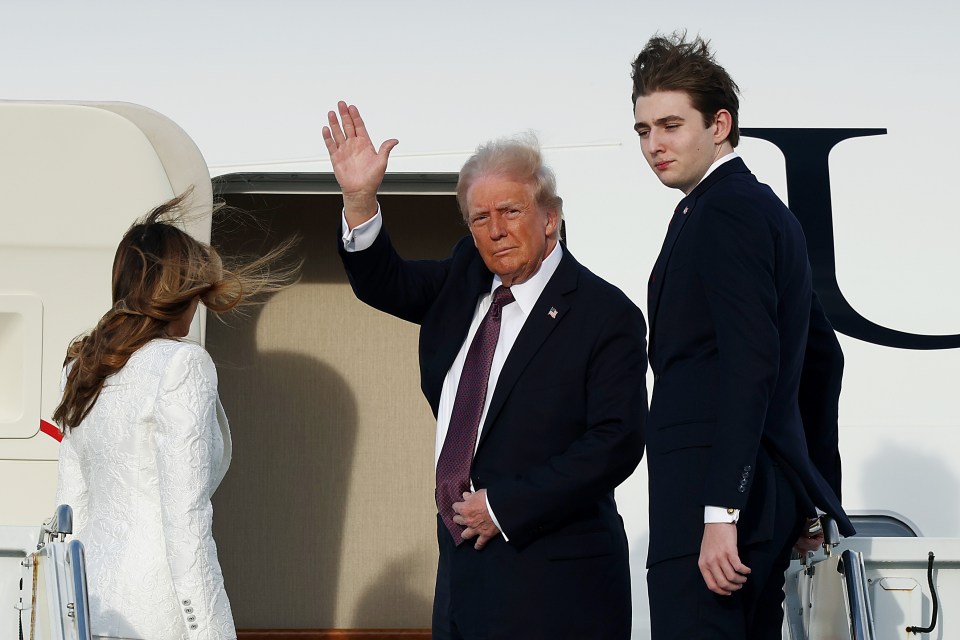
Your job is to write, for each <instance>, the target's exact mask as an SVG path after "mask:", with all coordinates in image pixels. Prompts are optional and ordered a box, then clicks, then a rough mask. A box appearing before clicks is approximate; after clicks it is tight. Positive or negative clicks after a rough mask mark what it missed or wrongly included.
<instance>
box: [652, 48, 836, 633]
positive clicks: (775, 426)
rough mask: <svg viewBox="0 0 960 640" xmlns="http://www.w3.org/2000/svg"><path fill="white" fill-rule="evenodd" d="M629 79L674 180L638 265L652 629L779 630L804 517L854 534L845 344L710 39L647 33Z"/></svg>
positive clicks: (804, 542)
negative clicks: (761, 173)
mask: <svg viewBox="0 0 960 640" xmlns="http://www.w3.org/2000/svg"><path fill="white" fill-rule="evenodd" d="M633 82H634V85H633V102H634V114H635V117H636V125H635V129H636V132H637V134H638V135H639V136H640V147H641V150H642V151H643V155H644V158H645V159H646V160H647V162H648V163H649V164H650V167H651V168H652V169H653V171H654V173H655V174H656V175H657V177H658V178H659V179H660V181H661V182H662V183H663V184H665V185H666V186H668V187H673V188H676V189H679V190H681V191H682V192H683V193H684V198H683V200H681V201H680V204H679V205H678V206H677V208H676V211H675V213H674V215H673V218H672V219H671V221H670V225H669V228H668V231H667V235H666V239H665V240H664V244H663V248H662V250H661V252H660V256H659V257H658V259H657V261H656V264H655V266H654V268H653V273H652V274H651V276H650V281H649V299H648V305H649V306H648V314H649V317H650V351H649V355H650V363H651V367H652V369H653V372H654V389H653V397H652V404H651V407H650V418H649V421H648V427H647V431H646V446H647V465H648V471H649V482H650V485H649V489H650V547H649V553H648V559H647V567H648V569H649V570H648V573H647V581H648V586H649V594H650V610H651V624H652V629H653V638H654V640H663V639H665V638H677V639H681V638H682V639H683V640H691V639H695V638H704V639H710V640H715V639H719V638H736V639H738V640H741V639H743V638H763V639H774V638H776V639H779V638H780V627H781V624H782V606H781V605H782V600H783V591H782V588H783V580H784V577H783V574H784V571H785V569H786V567H787V565H788V563H789V558H790V551H791V549H792V548H793V547H794V546H795V545H799V546H800V548H801V549H804V548H807V549H809V548H811V547H812V546H813V545H814V544H815V543H816V542H818V541H819V538H817V537H815V536H811V537H810V538H808V537H807V536H804V535H802V534H804V533H810V532H811V530H810V529H807V528H806V527H809V526H811V525H812V523H813V522H815V520H816V518H817V516H818V513H819V512H818V510H819V511H820V512H825V513H827V514H829V515H830V516H832V517H834V518H835V519H836V521H837V523H838V525H839V528H840V531H841V533H843V534H844V535H851V534H853V532H854V531H853V527H852V526H851V524H850V521H849V520H848V519H847V517H846V515H845V514H844V512H843V510H842V508H841V506H840V500H839V495H840V486H839V483H840V474H839V456H838V454H837V453H836V450H837V402H838V400H839V393H840V377H841V372H842V366H843V356H842V353H841V352H840V347H839V343H838V342H837V340H836V336H835V335H834V334H833V331H832V329H831V328H830V325H829V322H828V321H827V320H826V318H825V317H824V316H823V312H822V311H821V309H820V306H819V304H818V303H817V301H816V297H815V295H814V293H813V290H812V285H811V273H810V265H809V263H808V260H807V250H806V241H805V239H804V236H803V231H802V229H801V227H800V224H799V222H798V221H797V219H796V218H795V217H794V216H793V214H792V213H791V212H790V211H789V210H788V209H787V207H786V206H785V205H784V204H783V203H782V202H781V201H780V200H779V199H778V198H777V196H776V195H775V194H774V193H773V191H772V190H771V189H770V188H769V187H767V186H766V185H764V184H761V183H760V182H758V181H757V180H756V178H755V177H754V176H753V174H751V173H750V172H749V170H748V169H747V167H746V165H745V164H744V163H743V161H742V160H741V159H740V158H739V157H738V156H737V154H736V152H735V151H734V147H736V146H737V142H738V140H739V129H738V107H739V99H738V97H737V93H738V89H737V86H736V84H735V83H734V82H733V80H732V79H731V78H730V76H729V75H728V74H727V72H726V71H725V70H724V69H723V67H721V66H720V65H719V64H717V63H716V61H715V60H714V58H713V54H712V53H711V52H710V50H709V48H708V45H707V43H706V42H704V41H703V40H701V39H700V38H699V37H698V38H696V39H694V40H692V41H687V40H686V39H685V36H683V35H673V36H670V37H659V36H657V37H654V38H652V39H651V40H650V41H649V42H648V43H647V45H646V47H645V48H644V49H643V51H642V52H641V53H640V54H639V56H638V57H637V59H636V61H635V62H634V66H633ZM808 441H809V442H810V443H811V445H812V446H816V447H817V450H816V451H815V452H810V451H809V450H808V447H807V443H808ZM812 453H813V454H814V455H811V454H812ZM811 459H813V460H816V461H817V464H814V463H813V462H812V461H811ZM818 466H819V468H818ZM798 540H799V542H798Z"/></svg>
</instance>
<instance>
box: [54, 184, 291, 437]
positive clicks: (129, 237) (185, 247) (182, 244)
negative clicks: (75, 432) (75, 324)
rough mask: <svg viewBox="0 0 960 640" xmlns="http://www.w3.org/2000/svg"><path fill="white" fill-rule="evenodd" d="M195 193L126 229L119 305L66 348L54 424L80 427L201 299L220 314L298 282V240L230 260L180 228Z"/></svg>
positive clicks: (117, 283)
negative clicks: (115, 378)
mask: <svg viewBox="0 0 960 640" xmlns="http://www.w3.org/2000/svg"><path fill="white" fill-rule="evenodd" d="M189 195H190V191H187V192H186V193H184V194H182V195H180V196H178V197H176V198H174V199H172V200H170V201H168V202H165V203H163V204H162V205H160V206H159V207H157V208H156V209H154V210H153V211H151V212H150V213H148V214H147V215H146V216H144V217H143V218H142V219H141V220H138V221H137V222H135V223H134V225H133V226H132V227H130V229H129V230H128V231H127V232H126V234H124V236H123V239H122V240H121V241H120V245H119V246H118V247H117V253H116V256H115V257H114V259H113V278H112V282H113V307H112V308H111V309H110V310H109V311H107V312H106V313H105V314H104V315H103V317H102V318H100V321H99V322H98V323H97V326H96V327H95V328H94V329H93V330H92V331H90V333H89V334H87V335H85V336H82V337H80V338H77V339H76V340H74V341H73V343H71V344H70V346H69V348H68V349H67V356H66V359H65V360H64V365H65V366H66V365H67V364H68V363H72V366H71V367H70V370H69V373H68V375H67V382H66V387H65V389H64V393H63V398H62V399H61V400H60V404H59V406H57V409H56V411H54V413H53V419H54V421H55V422H56V423H57V424H58V425H60V428H61V429H63V430H64V431H66V430H68V429H72V428H73V427H76V426H77V425H79V424H80V423H81V422H82V421H83V419H84V418H85V417H86V416H87V414H88V413H89V412H90V410H91V409H92V408H93V405H94V403H95V402H96V401H97V398H98V397H99V396H100V391H101V390H102V389H103V384H104V381H105V380H106V379H107V378H108V377H109V376H111V375H113V374H114V373H117V372H118V371H120V369H122V368H123V366H124V365H125V364H126V363H127V361H128V360H129V359H130V356H132V355H133V354H134V353H135V352H136V351H137V349H139V348H140V347H142V346H143V345H145V344H147V343H148V342H150V341H151V340H154V339H156V338H177V337H178V336H173V335H170V334H169V332H168V331H169V328H170V324H171V323H172V322H175V321H178V320H180V319H181V318H182V317H183V316H184V313H186V312H187V310H188V309H189V308H190V307H191V305H192V304H193V301H194V300H195V299H197V298H199V299H200V301H202V302H203V304H204V306H205V307H206V308H207V309H209V310H210V311H212V312H214V313H215V314H223V313H227V312H230V311H234V310H237V309H239V308H240V307H243V306H246V305H250V304H259V303H262V302H265V296H266V295H268V294H270V293H274V292H276V291H279V290H281V289H284V288H286V287H288V286H290V285H291V284H293V283H294V282H296V280H297V278H298V276H299V272H300V264H301V262H300V261H295V260H290V259H289V258H290V257H291V250H292V248H293V246H294V245H295V244H296V242H297V238H296V237H293V238H288V239H287V240H285V241H283V242H281V243H280V244H279V245H277V246H276V247H275V248H274V249H272V250H271V251H269V252H268V253H266V254H265V255H263V256H260V257H256V258H246V259H244V258H231V259H225V258H224V257H222V256H221V255H220V254H219V253H218V252H217V250H216V249H214V248H213V247H211V246H210V245H207V244H204V243H202V242H200V241H198V240H196V239H194V238H193V237H191V236H190V235H188V234H187V233H186V232H185V231H183V230H182V229H181V228H179V227H178V226H177V223H178V222H180V221H181V220H182V219H183V217H184V214H185V213H186V212H185V208H186V200H187V198H188V197H189Z"/></svg>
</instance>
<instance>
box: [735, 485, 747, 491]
mask: <svg viewBox="0 0 960 640" xmlns="http://www.w3.org/2000/svg"><path fill="white" fill-rule="evenodd" d="M746 490H747V489H746V487H744V486H743V485H740V487H739V488H738V489H737V491H739V492H740V493H743V492H744V491H746Z"/></svg>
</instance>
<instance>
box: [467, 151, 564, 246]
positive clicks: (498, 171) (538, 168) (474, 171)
mask: <svg viewBox="0 0 960 640" xmlns="http://www.w3.org/2000/svg"><path fill="white" fill-rule="evenodd" d="M490 175H500V176H507V177H509V178H512V179H513V180H517V181H519V182H530V183H531V184H533V187H534V192H533V193H534V201H535V202H536V203H537V205H539V206H540V207H543V208H545V209H556V210H557V215H558V224H557V231H556V234H557V236H558V237H559V233H560V224H559V221H560V220H563V198H561V197H560V196H558V195H557V178H556V176H554V174H553V170H552V169H550V167H548V166H546V165H545V164H544V163H543V155H542V154H541V153H540V143H539V142H538V141H537V138H536V136H534V135H533V134H521V135H517V136H514V137H511V138H500V139H497V140H492V141H490V142H487V143H485V144H482V145H480V146H479V147H477V151H476V152H475V153H474V154H473V155H472V156H470V158H469V159H468V160H467V161H466V162H465V163H464V164H463V167H462V168H461V169H460V178H459V180H458V181H457V204H458V205H459V206H460V213H461V214H463V220H464V222H466V221H467V220H469V216H470V213H469V211H467V192H468V191H469V190H470V187H471V185H473V183H474V182H475V181H476V180H477V179H478V178H480V177H483V176H490Z"/></svg>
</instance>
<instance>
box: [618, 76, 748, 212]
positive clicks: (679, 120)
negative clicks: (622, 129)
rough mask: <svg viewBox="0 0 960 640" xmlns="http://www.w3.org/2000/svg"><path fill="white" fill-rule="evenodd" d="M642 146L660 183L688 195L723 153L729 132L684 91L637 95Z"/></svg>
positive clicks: (636, 128) (638, 126) (636, 112)
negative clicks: (708, 121)
mask: <svg viewBox="0 0 960 640" xmlns="http://www.w3.org/2000/svg"><path fill="white" fill-rule="evenodd" d="M634 115H635V116H636V121H637V123H636V124H635V125H634V129H635V130H636V132H637V134H638V135H639V136H640V149H641V151H643V157H644V158H646V160H647V162H648V163H650V167H651V168H652V169H653V172H654V173H656V174H657V177H658V178H660V182H662V183H663V184H665V185H667V186H668V187H673V188H675V189H680V190H681V191H683V193H684V194H689V193H690V192H691V191H692V190H693V188H694V187H695V186H697V183H699V182H700V180H701V178H703V176H704V174H705V173H706V172H707V169H709V168H710V165H711V164H713V161H714V160H716V159H717V158H718V157H720V155H721V153H720V152H721V146H723V147H724V148H725V149H726V148H727V147H729V145H723V143H724V142H725V141H726V138H727V135H728V134H727V133H724V132H723V131H722V129H723V127H722V125H719V123H718V121H716V120H715V121H714V123H713V124H711V125H710V126H707V127H704V126H703V115H701V113H700V112H699V111H697V110H696V109H694V108H693V105H692V104H691V103H690V96H689V95H688V94H687V93H686V92H684V91H657V92H654V93H651V94H650V95H647V96H640V97H639V98H637V104H636V107H635V109H634Z"/></svg>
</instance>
